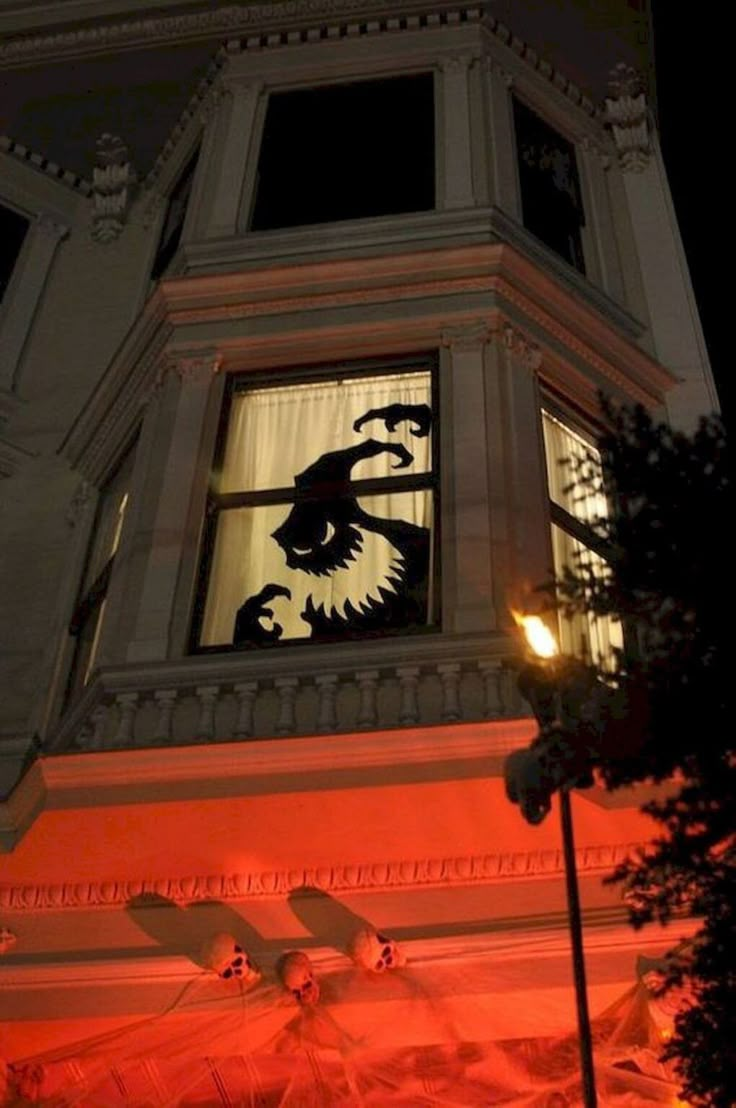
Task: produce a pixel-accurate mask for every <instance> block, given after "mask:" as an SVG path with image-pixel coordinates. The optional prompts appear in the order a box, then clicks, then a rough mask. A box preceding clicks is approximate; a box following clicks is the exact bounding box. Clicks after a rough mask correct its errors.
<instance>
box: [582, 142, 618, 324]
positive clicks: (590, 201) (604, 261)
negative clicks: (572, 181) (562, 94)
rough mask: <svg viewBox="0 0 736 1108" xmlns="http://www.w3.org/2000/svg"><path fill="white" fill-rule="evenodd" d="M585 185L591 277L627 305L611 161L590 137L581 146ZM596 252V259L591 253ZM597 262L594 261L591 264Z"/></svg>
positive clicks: (585, 233) (587, 260)
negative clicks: (610, 189)
mask: <svg viewBox="0 0 736 1108" xmlns="http://www.w3.org/2000/svg"><path fill="white" fill-rule="evenodd" d="M577 156H578V158H579V159H580V163H581V165H580V170H581V173H580V176H581V179H582V186H583V207H584V210H585V227H584V228H583V242H584V243H585V244H586V246H587V250H586V265H587V267H588V277H589V278H590V279H591V280H593V281H598V282H599V284H600V285H601V287H602V288H603V289H604V290H605V291H606V292H607V293H608V295H609V296H610V297H612V299H614V300H615V301H617V303H619V304H623V305H625V303H626V299H625V294H624V285H623V279H622V276H621V263H620V260H619V256H618V244H617V243H616V236H615V234H614V230H613V222H612V220H611V201H610V198H609V196H608V187H607V184H606V172H607V162H606V156H605V155H604V154H603V152H602V151H601V150H599V149H598V148H597V147H595V146H594V145H593V143H591V142H589V141H584V142H583V143H581V145H580V146H578V148H577ZM591 252H593V253H595V259H593V258H591V257H590V253H591ZM591 263H593V264H591Z"/></svg>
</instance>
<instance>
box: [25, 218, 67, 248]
mask: <svg viewBox="0 0 736 1108" xmlns="http://www.w3.org/2000/svg"><path fill="white" fill-rule="evenodd" d="M33 225H34V227H35V229H36V231H37V233H38V234H40V235H43V236H44V238H50V239H55V240H56V241H58V242H61V241H62V239H65V238H66V236H67V235H68V234H69V231H70V227H69V224H68V223H63V222H62V221H61V220H60V219H57V217H56V216H55V215H52V214H51V213H50V212H39V213H38V215H37V216H36V218H35V220H34V223H33Z"/></svg>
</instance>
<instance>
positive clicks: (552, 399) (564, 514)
mask: <svg viewBox="0 0 736 1108" xmlns="http://www.w3.org/2000/svg"><path fill="white" fill-rule="evenodd" d="M545 412H546V413H548V415H550V416H551V417H552V418H553V419H556V420H559V422H560V423H561V424H562V425H563V426H564V427H565V428H567V429H568V430H569V431H570V432H572V433H573V434H575V435H577V436H579V437H580V438H581V439H583V440H585V441H586V442H587V443H588V445H589V446H590V447H591V448H592V449H594V450H596V451H598V444H597V438H598V436H599V434H600V432H601V431H602V430H603V427H602V426H601V425H600V424H596V423H595V421H593V420H591V419H590V417H589V416H587V415H585V414H584V413H583V412H581V411H580V410H578V409H577V408H575V407H574V406H573V405H572V404H571V403H570V402H569V401H564V400H561V399H559V398H557V397H556V396H555V395H554V393H551V392H550V391H548V390H546V389H545V390H543V391H542V392H541V394H540V398H539V431H540V436H541V448H542V459H543V466H544V476H545V491H546V498H547V510H548V517H549V542H550V556H551V557H550V561H551V564H552V570H553V573H554V578H555V580H556V579H557V577H558V576H559V574H560V572H561V567H558V566H556V565H555V564H554V550H553V545H552V526H553V525H554V526H556V527H558V528H559V529H560V530H561V531H563V532H564V533H565V534H566V535H568V536H569V537H570V538H573V539H575V540H576V541H577V542H579V543H580V544H581V545H582V546H584V547H586V549H588V550H589V551H591V552H592V553H593V554H595V555H596V556H597V557H598V558H600V559H601V561H603V562H606V563H608V562H609V561H610V554H611V548H610V545H609V544H608V543H607V542H606V541H605V540H603V539H601V538H600V537H599V536H598V535H596V533H595V531H593V530H592V528H591V527H589V526H588V525H586V524H585V523H583V522H582V521H581V520H579V519H577V518H576V517H575V516H573V515H572V514H571V513H570V512H568V511H567V510H566V509H565V508H563V507H562V506H561V505H560V504H558V503H557V502H556V501H555V500H554V499H553V498H552V492H551V489H550V478H549V470H548V467H547V450H546V446H545V442H544V413H545ZM602 495H604V496H605V498H606V504H607V508H608V515H609V516H610V515H611V514H612V513H613V512H614V511H615V503H614V502H612V500H611V498H610V496H608V495H607V494H605V493H604V492H603V491H602ZM561 618H562V617H561V616H560V615H559V613H558V620H560V619H561ZM598 618H600V617H598ZM606 618H608V617H606ZM618 626H619V627H620V629H621V636H622V640H623V642H622V645H625V644H626V642H627V639H628V635H627V630H626V628H625V626H624V625H623V623H619V624H618ZM558 634H559V628H558ZM589 649H590V647H589ZM585 661H587V662H590V661H591V658H590V657H588V658H586V659H585ZM596 664H597V665H601V662H600V661H599V662H597V663H596Z"/></svg>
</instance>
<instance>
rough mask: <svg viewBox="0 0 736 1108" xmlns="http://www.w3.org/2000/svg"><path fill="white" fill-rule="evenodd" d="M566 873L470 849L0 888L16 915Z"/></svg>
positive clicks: (600, 853)
mask: <svg viewBox="0 0 736 1108" xmlns="http://www.w3.org/2000/svg"><path fill="white" fill-rule="evenodd" d="M641 846H642V844H641V843H624V844H616V845H610V844H607V845H605V846H586V847H581V848H578V849H577V850H576V852H575V863H576V866H577V870H578V872H579V873H596V872H605V871H610V870H611V869H612V868H613V867H614V866H616V865H618V864H619V863H620V862H623V861H624V859H625V858H627V857H629V856H630V855H631V854H632V852H634V851H635V850H637V849H639V848H640V847H641ZM563 873H564V857H563V852H562V849H549V850H534V851H515V852H513V853H511V852H508V853H501V854H470V855H465V856H462V857H448V858H405V859H401V860H399V861H396V860H393V861H387V862H364V863H350V864H345V865H324V866H307V867H305V868H292V869H288V870H267V871H264V872H261V873H234V874H225V875H223V874H211V875H205V876H203V875H194V876H187V877H158V878H151V879H135V880H125V881H120V880H115V879H114V878H109V879H107V880H104V881H76V882H72V881H69V882H59V883H55V884H34V885H0V908H2V909H3V910H5V911H14V912H24V911H25V912H29V911H32V912H38V911H44V910H47V911H59V910H60V909H65V908H67V909H86V908H117V907H124V906H125V905H126V904H129V903H130V901H131V900H135V899H136V898H139V897H145V896H150V897H162V898H163V899H165V900H170V901H172V902H174V903H176V904H193V903H198V902H202V901H212V900H219V901H224V902H228V901H238V900H246V899H253V898H255V897H258V898H261V897H283V896H287V895H288V894H289V893H290V892H293V891H294V890H295V889H300V888H305V887H308V888H313V889H319V890H321V891H323V892H332V893H346V892H357V891H367V890H370V891H373V892H381V891H384V890H388V889H410V888H415V887H418V886H421V887H428V886H448V885H451V886H463V885H469V884H486V883H491V882H497V881H521V880H528V879H530V878H535V877H558V876H561V875H562V874H563Z"/></svg>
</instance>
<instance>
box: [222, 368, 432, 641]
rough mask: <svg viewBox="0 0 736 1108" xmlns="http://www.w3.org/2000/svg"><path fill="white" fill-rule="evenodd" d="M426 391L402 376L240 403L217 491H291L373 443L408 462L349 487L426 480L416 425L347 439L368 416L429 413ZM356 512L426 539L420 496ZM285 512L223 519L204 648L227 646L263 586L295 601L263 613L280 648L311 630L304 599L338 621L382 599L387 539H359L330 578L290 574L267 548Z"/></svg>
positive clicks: (365, 471)
mask: <svg viewBox="0 0 736 1108" xmlns="http://www.w3.org/2000/svg"><path fill="white" fill-rule="evenodd" d="M430 387H431V386H430V375H429V373H404V374H394V375H391V376H385V377H367V378H359V379H347V380H345V381H326V382H320V383H316V384H306V385H293V386H287V387H283V388H267V389H254V390H250V391H246V392H243V393H240V394H238V395H237V396H235V398H234V400H233V404H232V408H231V414H230V421H229V426H228V436H227V444H226V449H225V454H224V459H223V465H222V471H221V473H220V474H219V489H220V491H221V492H222V493H232V492H253V491H262V490H269V489H279V488H281V489H283V488H291V487H293V485H294V478H295V476H296V475H297V474H299V473H301V472H302V471H303V470H305V469H306V468H307V467H308V466H309V465H311V464H313V463H314V462H315V461H317V459H318V458H320V457H321V456H322V455H323V454H326V453H329V452H331V451H336V450H344V449H345V448H347V447H350V446H355V445H357V444H359V443H360V442H365V441H367V440H368V439H371V438H373V439H376V440H378V441H379V442H386V443H389V442H390V443H401V444H403V445H404V446H406V448H407V449H408V451H409V452H410V454H412V455H413V457H414V461H413V463H412V464H411V465H410V466H407V467H406V468H403V469H400V470H397V469H395V468H394V464H395V462H396V460H397V459H396V457H395V456H393V455H391V454H389V453H385V454H379V455H377V456H376V457H374V458H369V459H365V460H363V461H360V462H359V463H358V464H357V465H355V466H354V467H353V469H352V471H351V478H352V479H353V480H360V479H364V478H381V477H389V476H395V475H396V474H397V473H400V474H401V475H406V474H422V473H427V472H428V471H429V470H430V469H431V457H432V455H431V436H430V435H428V436H426V437H424V438H418V437H416V436H414V435H412V434H411V433H410V430H411V428H412V427H413V426H414V425H413V424H411V423H408V422H403V423H399V424H398V426H397V427H396V430H395V431H393V432H389V431H388V430H387V428H386V427H385V424H384V423H383V421H381V420H376V421H375V422H373V423H368V424H366V425H365V426H364V427H363V428H362V429H361V430H360V431H354V430H353V424H354V422H355V421H356V420H357V419H359V418H360V417H361V416H363V415H365V414H366V413H367V412H368V411H369V410H370V409H373V408H385V407H388V406H390V405H392V404H404V405H429V404H430V399H431V397H430ZM414 429H416V427H415V428H414ZM359 504H360V507H361V508H362V509H363V510H364V511H365V512H367V513H368V514H370V515H372V516H377V517H380V518H382V519H400V520H404V521H405V522H407V523H413V524H416V525H418V526H421V527H426V528H430V529H431V526H432V494H431V492H429V491H426V490H423V491H416V492H401V493H385V494H380V495H372V496H365V497H361V498H360V500H359ZM290 511H291V505H290V504H277V505H259V506H252V507H251V506H248V507H241V508H233V509H227V510H223V511H221V512H220V515H219V519H218V526H217V535H216V539H215V548H214V552H213V559H212V566H211V571H210V581H209V588H208V594H207V603H206V607H205V613H204V620H203V626H202V635H201V639H200V642H201V643H202V645H204V646H210V645H217V644H224V643H229V642H231V641H232V635H233V625H234V621H235V615H236V613H237V610H238V608H239V607H240V605H241V604H242V603H243V602H244V600H246V599H247V598H248V597H250V596H253V595H255V594H256V593H258V592H259V591H260V590H261V589H262V588H263V586H264V585H266V584H278V585H284V586H286V587H288V588H289V589H290V590H291V593H292V597H291V600H286V599H285V598H277V599H276V600H274V601H273V602H270V603H269V607H270V608H272V609H273V611H274V619H275V620H276V622H278V623H279V624H280V625H281V626H282V628H283V632H282V636H281V637H282V639H288V638H304V637H306V636H308V635H309V633H310V627H309V625H308V624H307V623H306V622H305V621H304V620H302V619H301V617H300V613H301V612H302V610H303V608H304V604H305V601H306V598H307V596H309V595H311V596H312V598H313V602H314V604H315V607H319V604H320V603H323V604H324V606H325V610H326V611H327V612H328V613H329V612H330V609H331V608H332V607H334V608H335V609H336V612H337V614H342V612H343V611H344V604H345V601H346V600H347V599H351V600H352V601H353V604H354V606H356V607H357V605H356V600H357V601H360V600H362V599H364V598H365V597H367V596H368V595H371V596H373V597H374V598H376V599H379V596H378V593H377V588H378V587H379V586H380V585H384V583H385V580H386V578H387V577H389V576H391V575H392V573H393V569H392V567H393V566H394V565H395V562H396V558H397V551H396V550H395V548H394V547H393V546H392V545H391V543H390V542H389V541H388V540H387V539H385V538H383V537H382V536H379V535H376V534H373V533H371V532H367V531H366V532H364V534H363V540H364V541H363V550H362V552H361V553H360V555H358V556H357V558H356V560H355V562H352V563H348V567H347V568H344V569H343V568H339V569H337V570H335V571H334V572H333V573H332V574H330V576H327V577H324V576H322V577H320V576H314V575H311V574H306V573H303V572H298V571H294V570H291V569H289V567H288V566H287V565H286V560H285V555H284V552H283V550H282V549H281V548H280V547H279V546H278V544H277V543H276V541H275V540H274V539H273V538H272V535H273V532H274V530H275V529H276V528H277V527H278V526H279V525H280V524H281V523H283V521H284V520H285V519H286V517H287V516H288V515H289V512H290ZM430 607H431V605H429V604H428V609H429V608H430ZM264 625H265V626H268V623H267V622H265V624H264Z"/></svg>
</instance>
